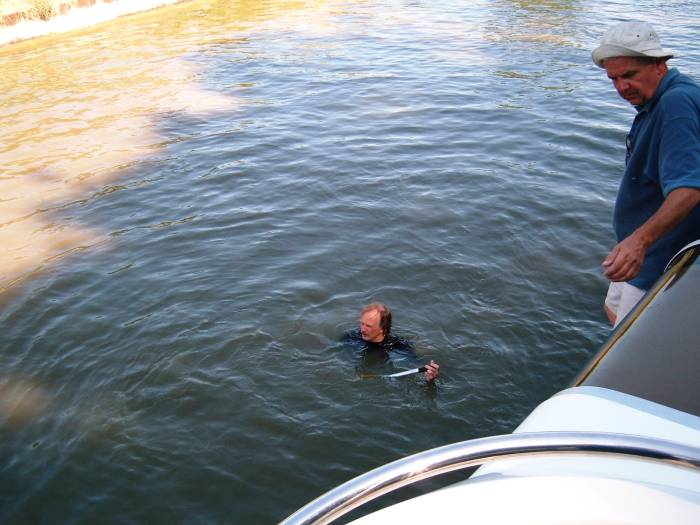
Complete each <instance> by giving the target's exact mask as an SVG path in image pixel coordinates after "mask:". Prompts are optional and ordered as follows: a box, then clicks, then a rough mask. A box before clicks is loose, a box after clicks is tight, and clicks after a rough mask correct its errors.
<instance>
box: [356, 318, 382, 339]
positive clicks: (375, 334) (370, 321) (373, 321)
mask: <svg viewBox="0 0 700 525" xmlns="http://www.w3.org/2000/svg"><path fill="white" fill-rule="evenodd" d="M360 333H361V334H362V339H363V340H364V341H367V342H368V343H381V342H382V341H383V340H384V330H382V328H381V326H380V315H379V312H378V311H376V310H370V311H369V312H365V313H364V314H362V316H361V317H360Z"/></svg>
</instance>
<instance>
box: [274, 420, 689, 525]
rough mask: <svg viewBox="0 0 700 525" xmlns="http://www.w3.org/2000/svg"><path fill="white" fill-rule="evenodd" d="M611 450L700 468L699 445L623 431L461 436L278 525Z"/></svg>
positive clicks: (326, 518) (354, 482) (323, 518)
mask: <svg viewBox="0 0 700 525" xmlns="http://www.w3.org/2000/svg"><path fill="white" fill-rule="evenodd" d="M555 454H558V455H562V454H567V455H568V454H617V455H622V456H634V457H637V458H646V459H651V460H658V461H663V462H667V463H672V464H674V465H678V466H682V467H690V468H700V448H697V447H691V446H688V445H684V444H681V443H674V442H671V441H663V440H660V439H654V438H649V437H642V436H633V435H627V434H607V433H597V432H537V433H521V434H508V435H503V436H494V437H487V438H481V439H474V440H471V441H463V442H460V443H454V444H452V445H446V446H444V447H439V448H435V449H432V450H427V451H425V452H421V453H418V454H415V455H413V456H409V457H406V458H403V459H400V460H398V461H394V462H393V463H388V464H387V465H384V466H382V467H379V468H377V469H374V470H371V471H369V472H367V473H366V474H363V475H361V476H358V477H356V478H354V479H351V480H350V481H348V482H346V483H343V484H342V485H340V486H338V487H336V488H335V489H333V490H331V491H329V492H326V493H325V494H324V495H322V496H320V497H319V498H317V499H315V500H313V501H312V502H310V503H309V504H307V505H306V506H304V507H302V508H301V509H299V510H298V511H297V512H295V513H294V514H292V515H291V516H289V517H288V518H287V519H285V520H283V521H281V522H280V525H311V524H313V525H325V524H328V523H332V522H333V521H335V520H336V519H338V518H340V517H341V516H343V515H344V514H347V513H348V512H350V511H351V510H353V509H355V508H357V507H359V506H360V505H363V504H365V503H367V502H369V501H372V500H373V499H376V498H378V497H379V496H381V495H383V494H386V493H388V492H392V491H394V490H397V489H399V488H401V487H405V486H406V485H410V484H412V483H415V482H417V481H420V480H423V479H427V478H431V477H433V476H438V475H440V474H446V473H448V472H453V471H455V470H460V469H465V468H469V467H473V466H478V465H482V464H485V463H490V462H493V461H496V460H502V459H506V458H513V457H523V456H526V457H527V456H542V455H549V456H551V455H555Z"/></svg>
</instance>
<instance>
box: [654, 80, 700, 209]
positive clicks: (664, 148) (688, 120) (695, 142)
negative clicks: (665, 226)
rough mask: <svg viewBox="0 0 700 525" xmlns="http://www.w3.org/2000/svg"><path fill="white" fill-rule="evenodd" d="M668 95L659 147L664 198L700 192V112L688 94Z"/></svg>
mask: <svg viewBox="0 0 700 525" xmlns="http://www.w3.org/2000/svg"><path fill="white" fill-rule="evenodd" d="M669 95H672V96H671V97H669V100H667V101H665V102H667V104H666V107H665V108H664V109H665V113H664V115H665V117H664V121H665V122H664V131H663V133H662V136H661V144H660V148H659V150H660V156H659V173H660V175H661V177H660V179H661V181H660V182H661V190H662V192H663V194H664V197H667V196H668V194H669V193H671V192H672V191H673V190H676V189H678V188H698V189H700V111H699V108H698V107H697V106H696V104H695V103H694V101H693V100H692V99H691V97H690V96H688V95H687V94H685V93H679V94H675V93H674V94H671V93H669Z"/></svg>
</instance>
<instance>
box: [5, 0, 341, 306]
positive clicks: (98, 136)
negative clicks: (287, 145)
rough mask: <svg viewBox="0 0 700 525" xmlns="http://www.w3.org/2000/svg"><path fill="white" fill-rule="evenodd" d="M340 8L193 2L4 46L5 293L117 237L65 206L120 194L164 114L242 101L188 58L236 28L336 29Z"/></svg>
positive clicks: (150, 149)
mask: <svg viewBox="0 0 700 525" xmlns="http://www.w3.org/2000/svg"><path fill="white" fill-rule="evenodd" d="M334 4H335V5H338V4H337V2H333V1H329V0H299V1H296V2H288V1H285V2H282V1H280V2H276V1H270V2H265V3H260V2H259V1H258V0H241V1H240V2H237V3H235V4H234V5H232V4H231V3H230V2H226V1H224V0H193V1H192V2H187V3H179V4H177V5H174V6H171V7H167V8H163V9H160V10H157V11H156V12H152V13H143V14H140V15H135V16H132V17H124V18H120V19H117V20H115V21H113V22H110V23H109V24H106V25H102V26H97V27H95V28H93V29H84V30H81V31H77V32H73V33H67V34H64V35H58V36H56V35H51V36H46V37H41V38H38V39H34V40H29V41H25V42H20V43H17V44H12V45H10V46H6V47H2V48H0V70H2V71H3V74H2V75H0V92H2V93H3V99H2V101H1V102H0V106H1V107H0V110H1V111H2V114H3V126H2V127H0V158H1V159H2V161H1V162H2V166H3V172H2V174H0V246H2V247H3V249H2V250H0V293H1V292H3V291H5V290H8V289H9V288H11V287H12V286H13V285H14V283H16V282H18V280H20V279H22V278H23V277H25V276H27V275H30V274H32V273H33V272H36V271H37V270H39V269H41V268H42V267H45V266H46V265H47V263H50V262H51V261H53V260H55V259H56V258H59V257H61V256H62V255H64V254H70V253H75V252H76V250H78V249H81V248H83V247H89V246H94V245H95V244H98V243H101V242H104V241H105V240H106V239H108V238H109V232H100V231H97V229H96V228H88V227H86V226H84V225H81V224H79V223H78V222H77V220H75V219H73V218H72V217H69V216H68V215H70V214H69V213H65V212H64V213H61V214H60V216H61V217H64V218H57V217H58V216H59V214H57V213H54V212H55V211H57V210H67V209H70V208H71V207H72V206H76V205H80V204H81V203H83V202H87V201H88V200H89V199H90V198H92V197H91V196H94V195H102V194H106V193H108V192H109V191H113V190H110V188H113V187H114V184H115V183H114V182H112V181H113V180H114V179H115V178H116V177H118V176H119V175H120V173H123V172H124V170H125V169H126V168H128V167H129V166H133V165H134V163H137V162H139V161H140V160H143V159H146V158H148V157H150V156H153V155H154V154H156V153H157V152H158V151H159V150H160V149H161V148H162V147H163V145H164V144H165V142H166V137H164V136H163V135H162V133H161V132H160V131H159V129H158V122H159V121H160V120H161V119H162V118H163V117H164V116H165V117H167V115H169V114H182V113H185V114H190V115H192V114H194V115H208V114H211V113H213V112H218V111H231V110H233V109H236V107H237V106H238V105H239V103H240V102H239V101H237V100H236V99H235V98H233V97H231V96H229V95H226V94H222V93H221V92H217V91H209V90H207V89H206V88H205V87H203V86H204V85H205V77H204V74H205V72H204V71H202V70H200V69H199V68H198V66H197V65H195V64H193V62H192V61H188V60H187V59H186V58H183V57H188V56H195V57H196V56H198V53H199V51H200V49H201V48H202V46H206V45H207V43H208V42H215V41H217V39H220V38H229V37H230V36H231V35H232V34H235V35H236V39H237V40H241V41H245V38H246V37H245V35H246V34H253V33H255V32H258V31H261V30H274V31H290V30H291V31H299V32H304V33H310V34H312V35H314V34H319V35H324V34H327V33H329V32H332V31H334V24H333V21H332V17H333V11H332V9H331V7H330V6H333V5H334ZM87 11H89V10H87ZM193 13H196V16H193ZM202 13H205V14H206V16H202Z"/></svg>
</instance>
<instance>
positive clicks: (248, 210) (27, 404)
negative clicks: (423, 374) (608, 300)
mask: <svg viewBox="0 0 700 525" xmlns="http://www.w3.org/2000/svg"><path fill="white" fill-rule="evenodd" d="M635 10H637V11H638V12H639V13H641V14H640V15H639V17H640V18H643V19H645V20H649V21H653V22H655V24H656V26H657V28H658V29H659V31H660V33H661V34H662V38H663V41H664V44H665V45H667V46H668V47H671V48H673V49H674V50H675V51H676V52H677V53H678V55H679V59H678V60H677V61H675V64H676V65H678V66H679V67H680V68H681V69H682V70H683V71H685V72H687V73H689V74H691V75H694V76H696V77H700V47H698V44H697V43H696V38H695V35H696V34H697V30H698V22H697V20H698V19H699V15H700V7H699V6H696V5H695V4H694V3H689V2H680V1H677V2H663V3H661V2H629V1H617V2H607V1H606V2H601V1H576V0H569V1H566V0H560V1H539V2H538V1H534V0H533V1H505V0H500V1H498V0H493V1H489V0H482V1H476V2H466V1H459V0H433V1H430V2H422V1H407V0H365V1H359V0H358V1H351V0H347V1H335V0H329V1H321V0H306V1H303V0H300V1H298V2H281V1H279V2H278V1H272V0H267V1H262V2H261V1H252V0H251V1H240V2H233V3H231V2H224V1H214V0H211V1H194V2H190V3H187V4H180V5H178V6H174V7H169V8H164V9H162V10H158V11H155V12H151V13H146V14H143V15H138V16H132V17H129V18H124V19H121V20H119V21H116V22H113V23H110V24H106V25H103V26H97V27H94V28H92V29H89V30H84V31H81V32H74V33H69V34H66V35H63V36H60V37H47V38H41V39H36V40H32V41H29V42H25V43H21V44H15V45H11V46H5V47H3V48H0V69H1V70H2V71H3V75H0V89H1V91H2V93H3V98H2V101H1V102H0V110H1V114H2V115H3V124H2V127H1V128H0V157H1V158H2V162H1V165H2V166H3V172H2V174H1V175H0V199H1V200H0V213H1V215H0V245H2V253H0V334H1V335H0V344H1V348H0V352H1V353H0V370H1V372H0V452H1V454H0V457H1V458H2V459H1V460H0V494H1V496H0V498H2V500H1V504H0V518H1V519H2V521H3V523H55V522H61V523H97V522H99V523H250V524H258V523H273V522H275V521H276V520H279V519H281V518H283V517H284V516H286V515H287V514H289V513H291V512H292V511H294V510H295V509H296V508H298V507H299V506H301V505H303V504H304V503H306V502H307V501H308V500H310V499H312V498H314V497H316V496H317V495H319V494H321V493H322V492H324V491H326V490H328V489H330V488H332V487H333V486H335V485H336V484H338V483H340V482H343V481H345V480H347V479H349V478H350V477H353V476H355V475H357V474H360V473H362V472H364V471H365V470H367V469H370V468H373V467H376V466H378V465H380V464H383V463H385V462H388V461H391V460H394V459H396V458H398V457H400V456H403V455H406V454H410V453H414V452H417V451H420V450H423V449H426V448H430V447H435V446H439V445H443V444H447V443H450V442H453V441H459V440H463V439H468V438H472V437H477V436H485V435H490V434H494V433H505V432H509V431H511V430H512V429H513V428H514V427H515V426H516V425H517V424H518V423H519V421H520V420H521V419H522V418H523V417H524V416H525V415H526V414H527V413H528V412H529V411H530V410H531V409H532V408H534V406H536V405H537V404H538V403H539V402H541V401H542V400H544V399H545V398H547V397H548V396H550V395H551V394H553V393H554V392H556V391H557V390H559V389H562V388H564V387H566V386H567V384H568V383H569V381H571V380H572V378H573V377H574V376H575V374H576V372H577V371H578V370H579V368H580V367H581V366H582V365H583V364H584V363H585V362H586V360H587V359H588V357H589V356H590V355H591V354H592V353H593V352H594V351H595V350H596V349H597V347H598V346H599V345H600V344H601V343H602V342H603V340H604V339H605V338H606V336H607V334H608V330H609V329H608V326H607V323H606V321H605V319H604V315H603V313H602V311H601V306H600V305H601V301H602V298H603V294H604V290H605V287H606V283H605V281H604V279H603V278H602V276H601V272H600V269H599V264H600V261H601V260H602V258H603V257H604V256H605V254H606V253H607V252H606V250H607V249H608V248H609V246H610V245H611V242H612V233H611V228H610V226H609V221H610V214H611V208H612V201H613V199H614V195H615V192H616V188H617V181H618V177H619V175H620V171H621V166H622V162H623V156H624V145H623V140H624V136H625V133H626V131H627V128H628V125H629V123H630V122H631V119H632V116H633V111H634V110H633V109H632V108H631V107H629V106H627V105H626V103H625V102H624V101H623V100H621V99H619V98H618V97H617V95H616V94H615V93H614V91H613V89H612V87H611V86H610V84H609V81H608V80H607V79H606V78H605V75H604V73H603V72H602V71H600V70H598V69H597V68H595V66H593V64H592V62H591V61H590V49H591V48H592V47H593V46H594V45H595V42H596V40H597V39H598V38H599V36H600V34H601V33H602V31H603V30H604V29H605V27H607V26H608V25H609V24H610V23H612V22H614V21H617V20H619V19H622V18H623V17H625V16H629V13H631V12H634V11H635ZM371 300H382V301H385V302H387V303H388V304H389V305H390V306H391V307H392V308H393V310H394V315H395V325H396V329H395V330H396V332H397V333H400V334H402V335H405V336H408V337H410V338H411V339H412V340H413V342H414V344H415V346H416V347H417V348H418V351H419V353H420V354H421V355H423V356H424V357H425V358H426V359H427V358H432V359H435V360H436V361H438V362H439V363H440V364H441V365H442V371H443V374H442V376H441V377H440V379H439V380H438V381H437V383H436V385H435V386H434V388H431V387H429V386H426V385H425V384H423V383H422V382H421V381H420V380H419V379H417V378H415V377H409V378H403V379H401V380H381V379H368V378H362V377H361V375H360V374H358V367H359V366H360V365H361V363H358V362H357V357H356V356H354V355H353V354H352V353H350V352H347V351H346V350H347V349H344V348H342V347H339V346H338V344H337V340H338V338H339V337H340V335H341V333H342V332H343V331H344V330H346V329H349V328H352V327H354V326H355V323H356V319H357V316H358V312H359V309H360V308H361V306H362V305H363V304H365V303H367V302H369V301H371Z"/></svg>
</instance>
